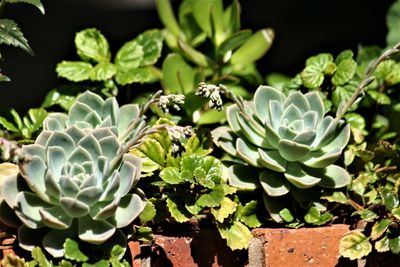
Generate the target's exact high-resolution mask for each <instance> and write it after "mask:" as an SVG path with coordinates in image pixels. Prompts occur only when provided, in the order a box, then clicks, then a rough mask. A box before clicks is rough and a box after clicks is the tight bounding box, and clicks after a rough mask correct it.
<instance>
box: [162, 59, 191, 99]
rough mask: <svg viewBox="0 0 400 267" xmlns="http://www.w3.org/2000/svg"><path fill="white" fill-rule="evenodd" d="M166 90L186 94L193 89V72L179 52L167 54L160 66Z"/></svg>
mask: <svg viewBox="0 0 400 267" xmlns="http://www.w3.org/2000/svg"><path fill="white" fill-rule="evenodd" d="M162 72H163V75H164V83H165V86H166V87H167V88H168V92H170V93H174V94H188V93H191V92H193V91H194V83H195V82H194V81H195V72H194V71H193V69H192V68H191V66H190V65H189V64H187V63H186V62H185V60H184V59H183V58H182V56H181V55H179V54H174V53H172V54H169V55H168V56H167V58H166V59H165V60H164V63H163V66H162Z"/></svg>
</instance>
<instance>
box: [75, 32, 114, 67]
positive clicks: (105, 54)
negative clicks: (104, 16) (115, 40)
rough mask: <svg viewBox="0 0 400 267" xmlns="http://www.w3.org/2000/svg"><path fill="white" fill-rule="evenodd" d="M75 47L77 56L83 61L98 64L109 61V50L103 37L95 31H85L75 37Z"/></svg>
mask: <svg viewBox="0 0 400 267" xmlns="http://www.w3.org/2000/svg"><path fill="white" fill-rule="evenodd" d="M75 46H76V50H77V53H78V55H79V56H80V58H81V59H82V60H84V61H91V60H93V61H96V62H98V63H101V62H108V61H110V57H111V54H110V48H109V45H108V42H107V40H106V38H105V37H104V35H103V34H102V33H101V32H100V31H98V30H97V29H94V28H92V29H86V30H83V31H80V32H78V33H77V34H76V36H75Z"/></svg>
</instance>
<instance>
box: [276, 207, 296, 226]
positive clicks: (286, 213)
mask: <svg viewBox="0 0 400 267" xmlns="http://www.w3.org/2000/svg"><path fill="white" fill-rule="evenodd" d="M279 215H280V216H281V217H282V219H283V220H284V221H285V222H288V223H290V222H293V220H294V217H293V215H292V213H291V212H290V210H289V209H287V208H284V209H283V210H281V211H280V212H279Z"/></svg>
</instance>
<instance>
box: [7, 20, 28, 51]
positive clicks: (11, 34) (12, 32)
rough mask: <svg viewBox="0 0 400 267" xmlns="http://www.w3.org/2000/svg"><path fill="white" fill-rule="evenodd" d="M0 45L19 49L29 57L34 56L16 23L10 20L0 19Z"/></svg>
mask: <svg viewBox="0 0 400 267" xmlns="http://www.w3.org/2000/svg"><path fill="white" fill-rule="evenodd" d="M0 44H7V45H12V46H15V47H20V48H22V49H23V50H25V51H26V52H27V53H28V54H30V55H31V56H33V54H34V53H33V50H32V49H31V47H30V46H29V44H28V41H27V40H26V39H25V37H24V35H23V34H22V32H21V31H20V29H19V27H18V25H17V23H15V22H14V21H13V20H10V19H0Z"/></svg>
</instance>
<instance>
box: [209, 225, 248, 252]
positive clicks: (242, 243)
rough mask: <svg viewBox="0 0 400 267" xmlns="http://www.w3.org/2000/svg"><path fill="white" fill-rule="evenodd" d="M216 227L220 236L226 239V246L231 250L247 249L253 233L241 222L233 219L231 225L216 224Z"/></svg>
mask: <svg viewBox="0 0 400 267" xmlns="http://www.w3.org/2000/svg"><path fill="white" fill-rule="evenodd" d="M217 227H218V231H219V233H220V234H221V237H222V238H224V239H226V242H227V244H228V246H229V247H230V248H231V249H232V250H236V249H247V248H248V247H249V245H250V240H251V239H252V238H253V235H252V233H251V232H250V230H249V228H247V227H246V226H245V225H244V224H242V223H241V222H237V221H235V222H234V223H233V224H232V225H222V224H218V225H217Z"/></svg>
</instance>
